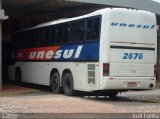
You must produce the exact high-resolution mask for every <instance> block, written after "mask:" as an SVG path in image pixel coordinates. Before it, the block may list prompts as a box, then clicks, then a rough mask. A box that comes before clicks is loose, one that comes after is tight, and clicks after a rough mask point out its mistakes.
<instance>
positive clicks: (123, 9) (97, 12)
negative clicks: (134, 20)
mask: <svg viewBox="0 0 160 119" xmlns="http://www.w3.org/2000/svg"><path fill="white" fill-rule="evenodd" d="M119 10H121V11H137V12H141V13H142V12H143V13H145V14H154V13H151V12H148V11H143V10H136V9H127V8H104V9H100V10H97V11H94V12H92V13H89V14H86V15H82V16H78V17H73V18H62V19H57V20H54V21H50V22H47V23H42V24H39V25H37V26H35V27H31V28H27V29H23V30H20V31H17V32H22V31H27V30H32V29H36V28H41V27H46V26H49V25H55V24H59V23H65V22H69V21H74V20H78V19H82V18H87V17H92V16H95V15H102V14H103V13H104V12H106V11H119ZM17 32H16V33H17Z"/></svg>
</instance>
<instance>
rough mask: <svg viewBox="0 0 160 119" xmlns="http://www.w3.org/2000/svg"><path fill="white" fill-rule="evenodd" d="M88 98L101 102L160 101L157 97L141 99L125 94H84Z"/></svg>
mask: <svg viewBox="0 0 160 119" xmlns="http://www.w3.org/2000/svg"><path fill="white" fill-rule="evenodd" d="M84 99H86V100H92V101H99V102H137V103H160V100H155V99H141V98H137V99H135V98H132V97H124V96H115V97H113V98H110V97H108V96H84Z"/></svg>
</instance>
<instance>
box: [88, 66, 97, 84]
mask: <svg viewBox="0 0 160 119" xmlns="http://www.w3.org/2000/svg"><path fill="white" fill-rule="evenodd" d="M95 83H96V82H95V64H88V84H92V85H95Z"/></svg>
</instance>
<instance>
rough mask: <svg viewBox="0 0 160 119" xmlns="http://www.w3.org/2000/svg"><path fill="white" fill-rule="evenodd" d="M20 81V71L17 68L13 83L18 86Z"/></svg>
mask: <svg viewBox="0 0 160 119" xmlns="http://www.w3.org/2000/svg"><path fill="white" fill-rule="evenodd" d="M21 80H22V74H21V70H20V69H19V68H17V69H16V72H15V83H16V84H20V83H21Z"/></svg>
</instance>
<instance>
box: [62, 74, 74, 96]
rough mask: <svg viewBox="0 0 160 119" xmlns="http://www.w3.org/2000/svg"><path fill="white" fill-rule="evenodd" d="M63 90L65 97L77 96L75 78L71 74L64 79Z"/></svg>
mask: <svg viewBox="0 0 160 119" xmlns="http://www.w3.org/2000/svg"><path fill="white" fill-rule="evenodd" d="M63 90H64V94H65V95H68V96H73V95H75V91H74V83H73V76H72V74H71V73H66V74H65V76H64V78H63Z"/></svg>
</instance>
